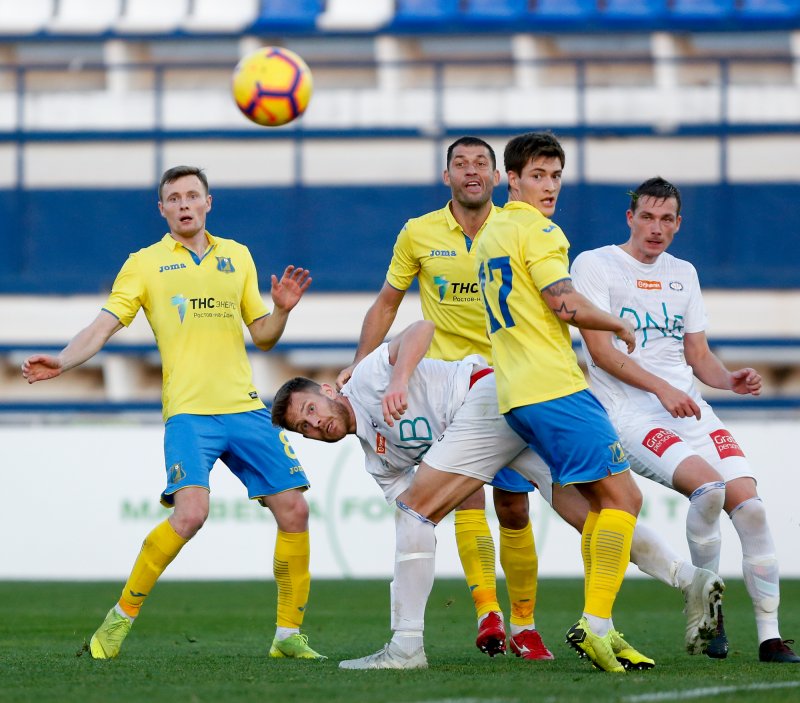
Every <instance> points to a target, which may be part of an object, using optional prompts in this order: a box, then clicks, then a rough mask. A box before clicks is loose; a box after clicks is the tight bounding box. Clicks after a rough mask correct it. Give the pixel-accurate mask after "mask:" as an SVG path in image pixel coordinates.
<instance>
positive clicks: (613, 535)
mask: <svg viewBox="0 0 800 703" xmlns="http://www.w3.org/2000/svg"><path fill="white" fill-rule="evenodd" d="M634 527H636V517H635V516H634V515H631V514H630V513H626V512H625V511H624V510H612V509H604V510H601V511H600V515H599V516H598V518H597V524H596V525H595V528H594V532H593V533H592V543H591V545H590V553H591V563H592V570H591V577H590V578H589V587H588V589H587V593H586V606H585V608H584V612H586V613H588V614H590V615H596V616H597V617H599V618H610V617H611V609H612V607H613V605H614V600H615V599H616V597H617V593H618V592H619V588H620V586H621V585H622V579H623V578H624V577H625V571H626V570H627V568H628V562H629V561H630V558H631V540H632V539H633V529H634Z"/></svg>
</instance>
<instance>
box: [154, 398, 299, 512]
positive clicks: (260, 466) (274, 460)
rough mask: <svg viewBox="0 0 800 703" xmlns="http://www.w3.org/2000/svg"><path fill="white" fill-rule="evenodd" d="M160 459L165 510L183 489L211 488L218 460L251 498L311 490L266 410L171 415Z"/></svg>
mask: <svg viewBox="0 0 800 703" xmlns="http://www.w3.org/2000/svg"><path fill="white" fill-rule="evenodd" d="M164 459H165V461H166V468H167V487H166V488H165V489H164V492H163V493H162V494H161V503H162V505H164V506H166V507H171V506H172V504H173V502H174V498H173V494H174V493H175V491H178V490H180V489H181V488H186V487H187V486H200V487H202V488H206V489H209V483H208V477H209V474H210V473H211V469H212V467H213V466H214V462H215V461H216V460H217V459H220V460H222V461H223V462H224V463H225V465H226V466H227V467H228V468H229V469H230V470H231V471H232V472H233V473H234V475H235V476H236V478H238V479H239V480H240V481H241V482H242V483H243V484H244V485H245V487H246V488H247V495H248V496H249V497H250V498H261V497H263V496H271V495H275V494H276V493H282V492H284V491H288V490H291V489H292V488H303V489H305V488H308V486H309V482H308V479H307V478H306V475H305V473H304V472H303V467H302V466H301V465H300V462H298V460H297V455H296V454H295V453H294V449H292V445H291V444H289V440H288V439H287V437H286V433H285V432H284V431H283V430H280V429H279V428H277V427H275V426H274V425H273V424H272V415H271V414H270V412H269V410H267V409H266V408H262V409H260V410H251V411H249V412H244V413H231V414H229V415H189V414H180V415H173V416H172V417H171V418H169V419H168V420H167V423H166V426H165V428H164Z"/></svg>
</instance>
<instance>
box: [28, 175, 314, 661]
mask: <svg viewBox="0 0 800 703" xmlns="http://www.w3.org/2000/svg"><path fill="white" fill-rule="evenodd" d="M158 197H159V201H158V207H159V210H160V212H161V214H162V215H163V217H164V218H165V219H166V221H167V225H168V226H169V233H168V234H166V235H165V236H164V237H163V238H162V239H161V240H160V241H158V242H156V243H155V244H153V245H151V246H149V247H146V248H144V249H141V250H139V251H137V252H135V253H133V254H131V255H130V257H129V258H128V260H127V261H126V262H125V265H124V266H123V267H122V269H121V270H120V272H119V274H118V275H117V278H116V280H115V282H114V285H113V288H112V290H111V295H110V296H109V298H108V301H107V302H106V304H105V306H104V307H103V309H102V310H101V311H100V313H99V314H98V316H97V318H96V319H95V320H94V321H93V322H92V323H91V324H90V325H89V326H88V327H86V328H84V329H83V330H81V331H80V332H79V333H78V334H77V335H76V336H75V337H74V338H73V339H72V341H70V343H69V344H68V345H67V346H66V347H65V348H64V349H63V350H62V351H61V352H60V353H59V354H58V355H57V356H50V355H47V354H35V355H33V356H30V357H29V358H28V359H26V360H25V362H24V363H23V364H22V374H23V376H24V377H25V378H26V379H27V381H28V383H35V382H37V381H44V380H47V379H51V378H55V377H56V376H59V375H61V374H62V373H64V372H65V371H68V370H69V369H71V368H74V367H75V366H78V365H80V364H82V363H83V362H85V361H87V360H88V359H90V358H91V357H92V356H94V355H95V354H96V353H97V352H99V351H100V350H101V349H102V348H103V346H104V345H105V343H106V342H107V341H108V340H109V339H110V338H111V336H112V335H113V334H115V333H116V332H118V331H119V330H120V329H122V328H123V327H126V326H128V325H129V324H130V323H131V322H132V321H133V319H134V317H135V316H136V313H137V312H138V311H139V309H140V308H143V309H144V312H145V314H146V315H147V319H148V322H149V323H150V326H151V328H152V329H153V333H154V335H155V338H156V340H157V343H158V349H159V352H160V354H161V361H162V367H163V391H162V401H163V408H164V420H165V423H166V426H165V431H164V454H165V460H166V462H165V465H166V474H167V485H166V488H165V489H164V492H163V493H162V494H161V502H162V503H163V504H164V505H165V506H167V507H169V506H173V507H174V510H173V513H172V515H171V516H170V517H169V518H168V519H167V520H164V521H163V522H162V523H161V524H159V525H157V526H156V527H155V529H153V530H152V532H150V534H148V535H147V537H145V540H144V543H143V544H142V549H141V551H140V552H139V555H138V557H137V559H136V561H135V563H134V565H133V570H132V571H131V574H130V576H129V577H128V581H127V582H126V584H125V587H124V589H123V591H122V595H121V596H120V599H119V601H118V602H117V603H116V604H115V605H114V607H112V608H111V610H110V611H109V612H108V614H107V615H106V618H105V620H104V621H103V623H102V625H101V626H100V627H99V628H98V630H97V631H96V632H95V633H94V635H93V636H92V638H91V642H90V645H89V648H90V652H91V655H92V657H94V658H95V659H110V658H113V657H116V656H117V655H118V654H119V651H120V648H121V646H122V643H123V641H124V640H125V638H126V637H127V635H128V633H129V632H130V629H131V625H132V624H133V622H134V620H135V618H136V617H137V616H138V614H139V610H140V608H141V606H142V603H143V602H144V600H145V598H146V597H147V596H148V595H149V594H150V591H151V590H152V588H153V586H154V585H155V583H156V581H157V579H158V578H159V576H160V575H161V574H162V573H163V571H164V570H165V569H166V568H167V566H168V565H169V564H170V563H171V562H172V560H173V559H174V558H175V557H176V556H177V555H178V552H180V550H181V549H182V548H183V546H184V545H185V544H186V542H188V541H189V540H190V539H191V538H192V537H194V535H195V534H196V533H197V531H198V530H199V529H200V528H201V527H202V526H203V523H204V522H205V520H206V518H207V517H208V512H209V473H210V471H211V468H212V466H213V465H214V463H215V461H216V460H217V459H221V460H222V461H223V462H224V463H225V464H226V465H227V466H228V468H229V469H230V470H231V471H232V472H233V473H234V474H235V475H236V476H237V478H239V480H240V481H241V482H242V483H243V484H244V485H245V486H246V487H247V492H248V495H249V497H250V498H251V499H254V500H258V501H259V502H260V503H261V505H263V506H264V507H266V508H269V510H270V511H271V512H272V514H273V516H274V517H275V521H276V523H277V525H278V536H277V540H276V544H275V552H274V560H273V564H274V570H275V580H276V582H277V586H278V614H277V629H276V633H275V638H274V639H273V642H272V646H271V648H270V651H269V655H270V656H271V657H278V658H281V657H292V658H299V659H324V658H325V657H323V656H322V655H320V654H318V653H317V652H315V651H314V650H313V649H311V647H309V645H308V639H307V637H306V636H305V635H303V634H300V626H301V624H302V622H303V615H304V612H305V608H306V601H307V600H308V594H309V587H310V581H311V579H310V575H309V571H308V564H309V552H310V550H309V539H308V504H307V503H306V501H305V498H304V496H303V492H304V491H305V490H306V489H307V488H308V486H309V483H308V479H307V478H306V476H305V474H304V472H303V468H302V466H301V465H300V463H299V462H298V460H297V457H296V455H295V453H294V450H293V449H292V447H291V445H290V444H289V442H288V440H287V439H286V435H285V434H284V433H283V432H280V431H278V430H277V429H276V428H275V427H274V426H273V425H272V421H271V417H270V413H269V411H268V410H267V409H266V408H265V407H264V404H263V403H262V402H261V400H260V399H259V397H258V393H257V391H256V389H255V387H254V386H253V380H252V371H251V368H250V363H249V361H248V359H247V351H246V348H245V342H244V334H243V330H242V325H243V324H244V325H246V326H247V329H248V330H249V332H250V336H251V337H252V340H253V342H254V343H255V345H256V346H257V347H258V348H260V349H263V350H268V349H271V348H272V347H273V346H274V345H275V343H276V342H277V341H278V339H279V338H280V336H281V334H282V333H283V330H284V327H285V326H286V321H287V319H288V316H289V313H290V311H291V310H292V308H294V306H295V305H296V304H297V303H298V301H299V300H300V298H301V296H302V295H303V293H304V292H305V291H306V290H307V288H308V286H309V285H310V283H311V278H310V277H309V273H308V271H307V270H305V269H302V268H295V267H294V266H288V267H287V268H286V270H285V271H284V273H283V275H282V276H281V278H280V279H278V278H277V276H275V275H273V276H272V302H273V310H272V312H271V313H270V312H269V311H268V310H267V308H266V306H265V305H264V302H263V300H262V299H261V294H260V293H259V289H258V276H257V273H256V268H255V265H254V263H253V259H252V257H251V256H250V252H249V251H248V249H247V247H245V246H243V245H242V244H239V243H237V242H235V241H233V240H231V239H223V238H221V237H215V236H212V235H211V234H210V233H209V232H207V231H206V228H205V225H206V216H207V214H208V212H209V211H210V210H211V195H209V192H208V181H207V179H206V176H205V174H204V173H203V171H202V170H201V169H198V168H194V167H191V166H177V167H175V168H171V169H169V170H168V171H166V172H165V173H164V175H163V176H162V178H161V182H160V184H159V188H158Z"/></svg>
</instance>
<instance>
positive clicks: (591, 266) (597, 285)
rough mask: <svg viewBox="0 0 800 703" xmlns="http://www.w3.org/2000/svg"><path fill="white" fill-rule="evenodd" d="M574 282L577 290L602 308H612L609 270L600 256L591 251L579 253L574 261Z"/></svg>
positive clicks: (606, 309)
mask: <svg viewBox="0 0 800 703" xmlns="http://www.w3.org/2000/svg"><path fill="white" fill-rule="evenodd" d="M571 274H572V282H573V284H574V285H575V290H577V291H578V292H579V293H581V294H583V295H585V296H586V297H587V298H588V299H589V300H590V301H591V302H592V303H594V304H595V305H596V306H597V307H598V308H600V309H601V310H605V311H606V312H609V311H610V310H611V291H610V289H609V286H608V271H607V270H604V268H603V266H602V264H601V263H600V261H599V257H597V256H596V255H594V254H592V253H591V252H583V253H582V254H578V256H577V257H576V259H575V261H573V262H572V269H571Z"/></svg>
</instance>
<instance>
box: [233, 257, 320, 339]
mask: <svg viewBox="0 0 800 703" xmlns="http://www.w3.org/2000/svg"><path fill="white" fill-rule="evenodd" d="M310 285H311V276H310V275H309V272H308V269H303V268H297V267H295V266H287V267H286V270H285V271H284V272H283V275H282V276H281V277H280V279H278V277H277V276H276V275H275V274H274V273H273V274H272V303H273V308H272V313H271V314H269V315H265V316H264V317H259V318H258V319H257V320H253V322H251V323H250V325H249V326H248V327H247V329H248V330H250V336H251V337H252V338H253V344H255V345H256V346H257V347H258V348H259V349H262V350H264V351H268V350H270V349H272V347H274V346H275V344H276V343H277V342H278V340H279V339H280V338H281V335H282V334H283V330H284V329H285V328H286V321H287V320H288V319H289V313H290V312H291V311H292V310H293V309H294V306H295V305H297V303H298V302H300V298H302V297H303V293H305V292H306V291H307V290H308V287H309V286H310Z"/></svg>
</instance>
